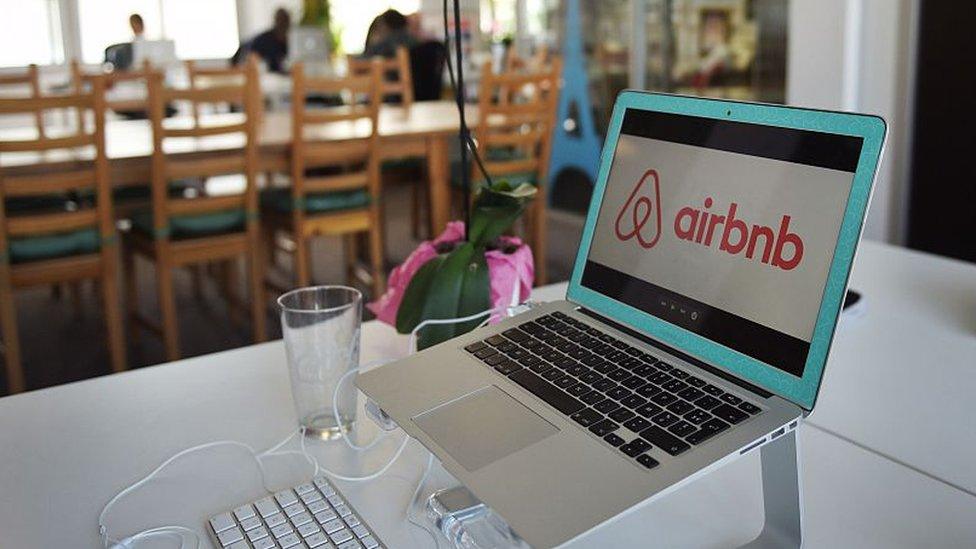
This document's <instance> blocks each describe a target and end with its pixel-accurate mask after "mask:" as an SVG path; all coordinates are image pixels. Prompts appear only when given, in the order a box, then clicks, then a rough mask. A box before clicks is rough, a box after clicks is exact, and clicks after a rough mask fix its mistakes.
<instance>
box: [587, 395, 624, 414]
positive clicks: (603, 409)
mask: <svg viewBox="0 0 976 549" xmlns="http://www.w3.org/2000/svg"><path fill="white" fill-rule="evenodd" d="M593 408H594V409H596V410H597V411H599V412H600V413H603V414H609V413H610V412H612V411H614V410H616V409H617V408H620V404H618V403H617V402H614V401H613V400H610V399H609V398H608V399H606V400H604V401H601V402H600V403H599V404H597V405H596V406H594V407H593Z"/></svg>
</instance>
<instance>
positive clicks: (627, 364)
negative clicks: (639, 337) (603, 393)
mask: <svg viewBox="0 0 976 549" xmlns="http://www.w3.org/2000/svg"><path fill="white" fill-rule="evenodd" d="M643 364H644V363H643V362H641V361H640V360H638V359H636V358H634V357H629V358H625V359H623V360H621V361H620V367H621V368H626V369H628V370H633V369H635V368H637V367H638V366H642V365H643Z"/></svg>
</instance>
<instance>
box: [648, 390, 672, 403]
mask: <svg viewBox="0 0 976 549" xmlns="http://www.w3.org/2000/svg"><path fill="white" fill-rule="evenodd" d="M677 400H678V397H676V396H674V395H672V394H671V393H665V392H663V391H662V392H660V393H658V394H656V395H654V396H653V397H651V402H653V403H654V404H657V405H658V406H668V405H670V404H672V403H673V402H676V401H677Z"/></svg>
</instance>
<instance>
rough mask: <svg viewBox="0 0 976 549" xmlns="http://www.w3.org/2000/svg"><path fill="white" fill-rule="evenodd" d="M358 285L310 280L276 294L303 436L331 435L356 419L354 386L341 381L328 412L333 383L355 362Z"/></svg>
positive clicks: (359, 308) (338, 433)
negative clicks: (303, 285)
mask: <svg viewBox="0 0 976 549" xmlns="http://www.w3.org/2000/svg"><path fill="white" fill-rule="evenodd" d="M362 300H363V296H362V294H361V293H359V291H357V290H355V289H353V288H347V287H345V286H314V287H310V288H299V289H297V290H292V291H290V292H288V293H286V294H284V295H282V296H281V297H279V298H278V305H279V306H280V307H281V331H282V333H283V334H284V339H285V349H286V351H287V353H288V373H289V376H290V378H291V393H292V397H293V398H294V400H295V411H296V412H297V414H298V422H299V424H300V425H301V426H303V427H305V429H306V430H305V433H306V435H308V436H315V437H319V438H323V439H333V438H337V437H339V436H341V434H342V431H341V430H342V429H345V430H347V432H348V430H350V429H351V428H352V425H353V422H354V421H355V419H356V387H355V384H354V383H352V381H351V380H347V381H346V382H345V383H343V385H342V388H341V390H340V391H339V394H338V395H337V400H336V402H335V405H336V407H337V408H338V413H339V417H336V416H335V413H334V412H333V397H334V396H335V394H336V393H335V388H336V384H337V383H339V380H340V379H341V378H342V376H343V375H345V374H346V373H347V372H349V371H350V370H352V369H355V368H357V367H358V366H359V333H360V326H361V322H362Z"/></svg>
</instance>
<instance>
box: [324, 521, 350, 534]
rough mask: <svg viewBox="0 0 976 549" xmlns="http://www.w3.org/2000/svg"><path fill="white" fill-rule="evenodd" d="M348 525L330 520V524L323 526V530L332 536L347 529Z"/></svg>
mask: <svg viewBox="0 0 976 549" xmlns="http://www.w3.org/2000/svg"><path fill="white" fill-rule="evenodd" d="M345 527H346V525H345V523H344V522H342V521H341V520H339V519H335V520H330V521H329V522H327V523H325V524H323V525H322V529H323V530H325V533H326V534H331V533H332V532H338V531H339V530H342V529H343V528H345Z"/></svg>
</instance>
